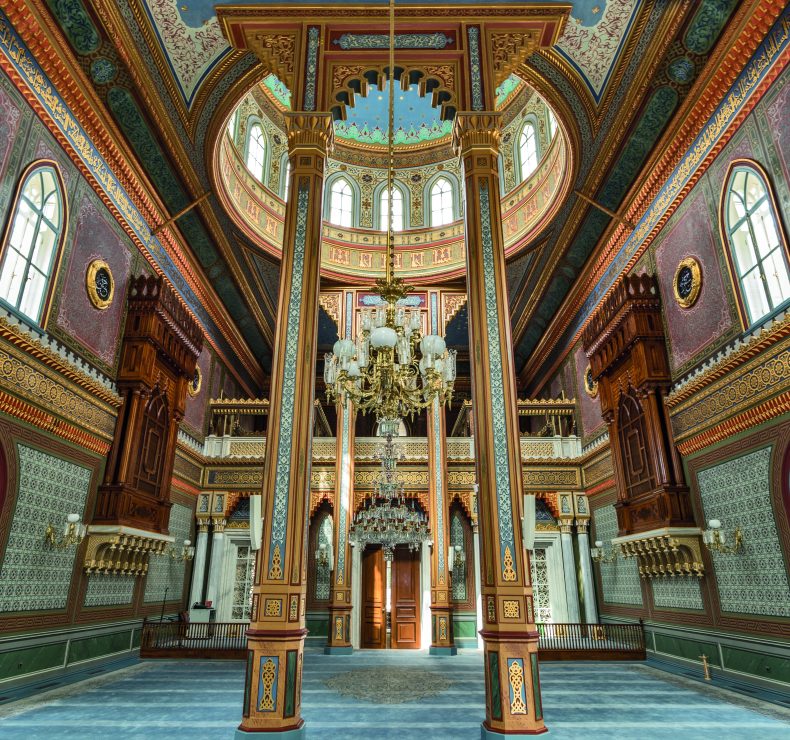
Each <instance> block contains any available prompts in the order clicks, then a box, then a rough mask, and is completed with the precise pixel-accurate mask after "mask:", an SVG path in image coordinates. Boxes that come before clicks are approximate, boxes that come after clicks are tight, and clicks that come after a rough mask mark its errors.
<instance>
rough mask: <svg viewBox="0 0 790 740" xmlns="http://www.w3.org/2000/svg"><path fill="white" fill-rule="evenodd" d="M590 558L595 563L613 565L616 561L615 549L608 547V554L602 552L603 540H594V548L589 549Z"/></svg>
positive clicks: (611, 546) (612, 546)
mask: <svg viewBox="0 0 790 740" xmlns="http://www.w3.org/2000/svg"><path fill="white" fill-rule="evenodd" d="M590 557H591V558H592V559H593V560H594V561H595V562H596V563H613V562H614V561H615V560H617V547H615V546H614V545H610V547H609V554H608V555H607V554H606V553H605V552H604V547H603V540H596V541H595V547H591V548H590Z"/></svg>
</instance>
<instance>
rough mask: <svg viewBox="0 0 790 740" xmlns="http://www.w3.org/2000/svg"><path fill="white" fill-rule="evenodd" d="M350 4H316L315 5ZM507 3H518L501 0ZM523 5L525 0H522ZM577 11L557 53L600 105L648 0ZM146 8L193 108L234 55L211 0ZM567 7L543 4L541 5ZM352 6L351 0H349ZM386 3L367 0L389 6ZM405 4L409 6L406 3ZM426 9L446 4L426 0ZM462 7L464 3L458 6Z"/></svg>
mask: <svg viewBox="0 0 790 740" xmlns="http://www.w3.org/2000/svg"><path fill="white" fill-rule="evenodd" d="M344 1H345V0H312V2H313V3H315V4H324V3H329V2H344ZM500 1H501V2H502V4H504V5H506V4H508V2H517V1H518V0H500ZM522 1H523V0H522ZM571 1H572V4H573V10H572V11H571V17H570V19H569V21H568V24H567V26H566V29H565V34H564V35H563V37H562V39H561V40H560V43H559V44H558V45H557V50H558V52H559V53H560V54H561V55H562V56H563V57H564V58H565V59H566V60H567V61H568V62H569V63H570V65H571V66H572V67H573V69H574V70H575V71H576V72H577V73H578V75H579V76H580V77H581V79H582V81H583V82H584V84H585V86H586V87H587V88H588V89H589V91H590V94H591V95H592V96H593V98H595V100H596V102H598V101H600V99H601V97H602V95H603V92H604V90H605V87H606V83H607V82H608V80H609V77H610V75H611V73H612V70H613V69H614V66H615V64H616V62H617V59H618V57H619V54H620V52H621V50H622V48H623V45H624V43H625V40H626V38H627V37H628V32H629V31H630V29H631V26H632V24H633V21H634V18H635V17H636V15H637V13H638V11H639V8H640V6H641V5H642V3H643V0H571ZM139 2H141V3H142V5H143V6H144V7H145V10H146V13H147V14H148V17H149V19H150V21H151V25H152V26H153V28H154V31H155V32H156V35H157V38H158V40H159V44H160V45H161V47H162V51H163V52H164V55H165V58H166V59H167V63H168V65H169V67H170V70H171V72H172V74H173V77H174V79H175V81H176V83H177V85H178V89H179V91H180V93H181V95H182V98H183V101H184V103H185V104H186V105H187V107H189V106H191V104H192V101H193V100H194V99H195V93H196V92H197V90H198V89H199V87H200V85H201V83H202V81H203V80H204V79H205V78H206V77H207V75H208V74H209V73H210V72H211V70H212V69H213V68H214V66H215V65H216V64H217V63H218V62H219V61H220V60H221V59H222V57H224V56H225V55H226V54H227V53H228V52H229V51H230V49H229V47H228V45H227V43H226V42H225V39H224V38H223V36H222V32H221V31H220V27H219V23H218V21H217V17H216V14H215V10H214V5H215V4H214V3H213V2H211V0H186V2H185V1H184V0H139ZM547 2H548V3H549V4H563V3H564V2H565V0H543V2H542V3H536V4H544V5H545V4H546V3H547ZM348 3H349V4H353V3H352V0H348ZM386 3H387V0H368V4H371V5H376V4H380V5H384V4H386ZM233 4H235V5H266V4H267V3H266V2H261V0H236V2H235V3H233ZM402 4H406V3H402ZM420 4H421V5H435V4H437V5H444V4H447V3H446V2H442V1H441V0H423V2H421V3H420ZM458 4H459V5H463V4H465V3H458Z"/></svg>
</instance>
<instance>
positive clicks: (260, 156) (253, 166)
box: [247, 123, 266, 182]
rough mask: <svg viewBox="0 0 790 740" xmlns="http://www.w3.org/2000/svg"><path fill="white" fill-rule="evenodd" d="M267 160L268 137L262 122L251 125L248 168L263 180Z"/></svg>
mask: <svg viewBox="0 0 790 740" xmlns="http://www.w3.org/2000/svg"><path fill="white" fill-rule="evenodd" d="M265 161H266V139H265V138H264V136H263V129H262V128H261V124H260V123H253V124H252V126H250V133H249V135H248V136H247V169H248V170H249V171H250V172H251V173H252V174H253V175H254V176H255V177H257V178H258V180H260V181H261V182H263V165H264V162H265Z"/></svg>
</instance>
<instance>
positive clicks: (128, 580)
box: [85, 573, 137, 606]
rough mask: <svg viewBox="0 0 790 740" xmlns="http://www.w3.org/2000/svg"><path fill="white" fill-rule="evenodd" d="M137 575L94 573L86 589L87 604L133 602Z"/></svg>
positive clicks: (110, 604)
mask: <svg viewBox="0 0 790 740" xmlns="http://www.w3.org/2000/svg"><path fill="white" fill-rule="evenodd" d="M136 582H137V578H136V576H125V575H120V574H117V573H111V574H106V575H105V574H92V575H91V576H90V577H89V579H88V588H87V590H86V591H85V606H123V605H126V604H131V603H132V596H133V595H134V584H135V583H136Z"/></svg>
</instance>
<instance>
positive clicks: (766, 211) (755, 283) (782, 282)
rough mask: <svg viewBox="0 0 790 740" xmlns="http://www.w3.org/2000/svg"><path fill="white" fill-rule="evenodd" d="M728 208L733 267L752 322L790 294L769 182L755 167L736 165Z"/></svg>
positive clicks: (767, 312)
mask: <svg viewBox="0 0 790 740" xmlns="http://www.w3.org/2000/svg"><path fill="white" fill-rule="evenodd" d="M726 208H727V210H726V220H727V236H728V237H729V242H730V254H731V256H732V264H733V268H734V269H733V271H734V273H735V275H736V276H737V278H738V283H739V285H740V290H741V297H742V300H743V303H744V307H745V309H746V313H747V315H748V318H749V324H755V323H756V322H758V321H759V320H760V319H762V318H763V317H764V316H767V315H768V314H770V313H771V312H772V311H773V310H774V309H775V308H776V307H777V306H779V305H780V304H781V303H784V302H785V301H786V300H788V298H790V272H789V271H788V265H787V255H786V254H785V249H784V244H783V240H782V236H781V234H780V231H779V230H780V228H781V227H780V226H779V220H778V218H777V216H776V212H775V211H774V207H773V203H772V201H771V197H770V193H769V191H768V186H767V184H766V182H765V180H764V179H763V177H762V175H761V174H760V173H759V172H758V171H757V170H756V169H754V168H752V167H748V166H742V167H736V168H735V170H734V171H733V173H732V175H731V177H730V183H729V188H728V190H727V204H726Z"/></svg>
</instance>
